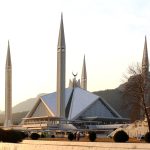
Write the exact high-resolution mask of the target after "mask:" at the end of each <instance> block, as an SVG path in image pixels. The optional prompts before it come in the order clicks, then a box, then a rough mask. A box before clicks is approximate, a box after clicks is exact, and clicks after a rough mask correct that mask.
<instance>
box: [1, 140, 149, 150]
mask: <svg viewBox="0 0 150 150" xmlns="http://www.w3.org/2000/svg"><path fill="white" fill-rule="evenodd" d="M135 149H137V150H138V149H139V150H150V144H147V143H109V142H108V143H106V142H70V141H61V142H60V141H33V140H32V141H31V140H25V141H23V142H22V143H19V144H11V143H0V150H135Z"/></svg>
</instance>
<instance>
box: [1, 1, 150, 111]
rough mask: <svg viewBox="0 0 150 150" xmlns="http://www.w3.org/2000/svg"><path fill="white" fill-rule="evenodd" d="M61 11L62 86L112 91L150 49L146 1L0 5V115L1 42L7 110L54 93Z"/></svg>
mask: <svg viewBox="0 0 150 150" xmlns="http://www.w3.org/2000/svg"><path fill="white" fill-rule="evenodd" d="M61 12H62V13H63V20H64V30H65V40H66V87H68V82H69V79H70V78H71V79H72V78H73V76H72V72H74V73H78V76H77V79H79V78H81V71H82V64H83V57H84V54H85V58H86V67H87V78H88V79H87V86H88V91H91V92H92V91H99V90H105V89H113V88H116V87H118V86H119V85H120V84H121V83H122V79H123V74H124V73H126V71H127V68H128V66H129V65H131V64H132V63H136V62H141V60H142V53H143V47H144V37H145V35H146V36H147V44H148V48H149V47H150V1H149V0H0V72H1V73H0V110H4V107H5V105H4V104H5V63H6V53H7V42H8V40H9V41H10V50H11V59H12V69H13V70H12V76H13V77H12V80H13V81H12V82H13V83H12V84H13V86H12V92H13V95H12V100H13V102H12V103H13V106H14V105H16V104H18V103H20V102H22V101H24V100H26V99H28V98H33V97H36V96H37V95H38V94H40V93H51V92H54V91H56V65H57V63H56V62H57V61H56V56H57V55H56V54H57V41H58V33H59V26H60V17H61Z"/></svg>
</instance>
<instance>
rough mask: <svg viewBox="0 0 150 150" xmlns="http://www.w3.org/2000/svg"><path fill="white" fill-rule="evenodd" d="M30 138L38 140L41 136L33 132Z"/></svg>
mask: <svg viewBox="0 0 150 150" xmlns="http://www.w3.org/2000/svg"><path fill="white" fill-rule="evenodd" d="M30 138H31V139H32V140H37V139H39V138H40V135H39V134H38V133H31V135H30Z"/></svg>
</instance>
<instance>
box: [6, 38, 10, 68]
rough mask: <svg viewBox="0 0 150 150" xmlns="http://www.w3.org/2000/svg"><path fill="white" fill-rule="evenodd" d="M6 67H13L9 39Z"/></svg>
mask: <svg viewBox="0 0 150 150" xmlns="http://www.w3.org/2000/svg"><path fill="white" fill-rule="evenodd" d="M6 67H11V55H10V44H9V40H8V47H7V57H6Z"/></svg>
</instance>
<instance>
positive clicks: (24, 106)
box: [12, 98, 37, 113]
mask: <svg viewBox="0 0 150 150" xmlns="http://www.w3.org/2000/svg"><path fill="white" fill-rule="evenodd" d="M36 101H37V98H30V99H27V100H25V101H23V102H21V103H19V104H17V105H15V106H14V107H13V109H12V111H13V113H19V112H28V111H30V110H31V109H32V107H33V106H34V104H35V103H36Z"/></svg>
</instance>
